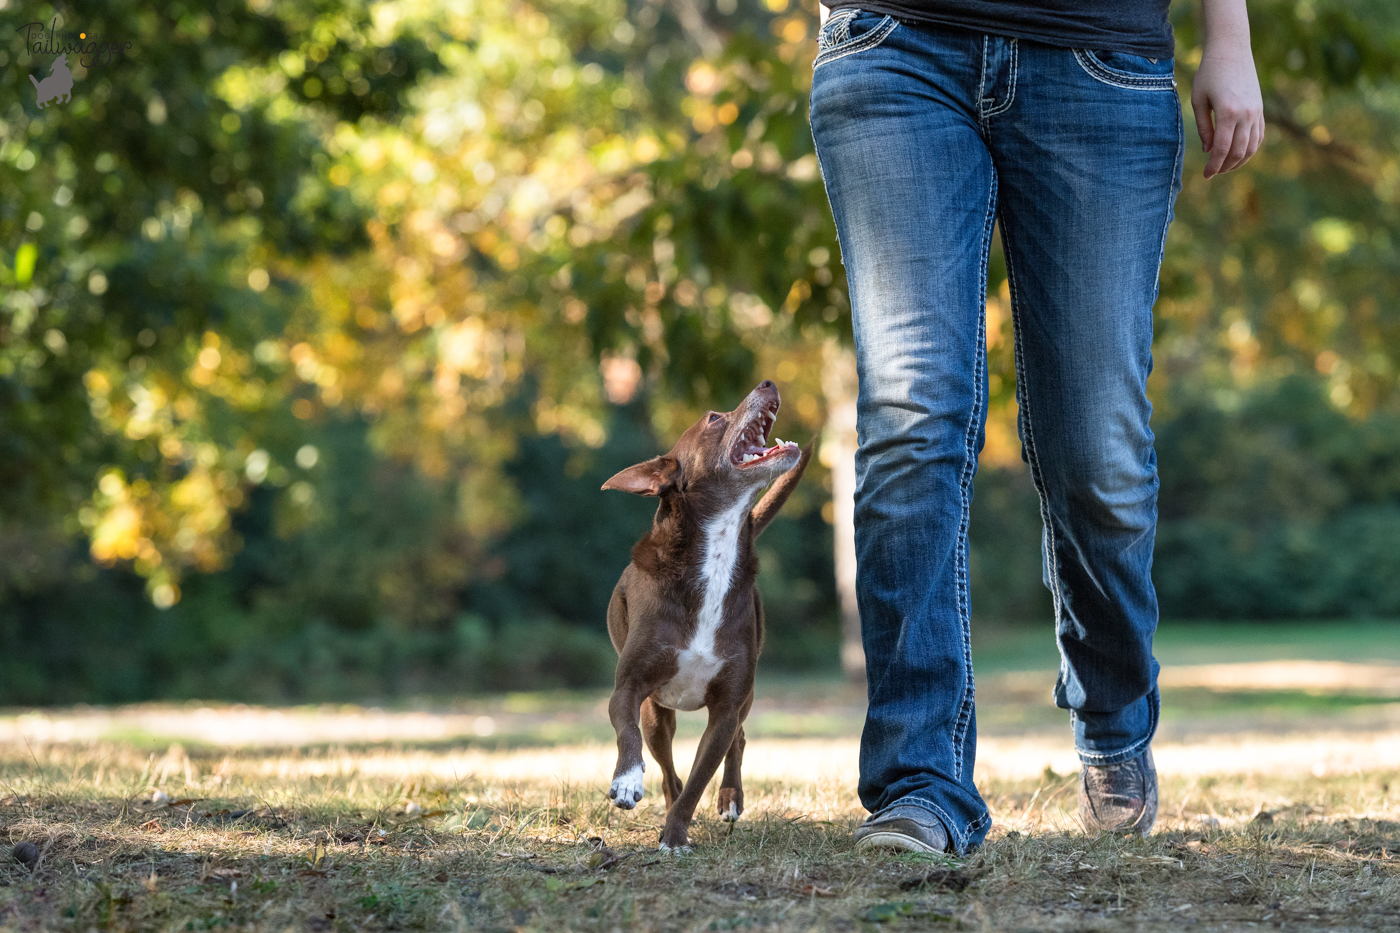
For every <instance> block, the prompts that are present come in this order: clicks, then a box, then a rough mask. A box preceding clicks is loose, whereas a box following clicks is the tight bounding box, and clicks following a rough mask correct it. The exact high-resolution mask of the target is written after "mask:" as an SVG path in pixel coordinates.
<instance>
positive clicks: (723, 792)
mask: <svg viewBox="0 0 1400 933" xmlns="http://www.w3.org/2000/svg"><path fill="white" fill-rule="evenodd" d="M751 706H753V693H752V692H750V693H749V698H748V699H747V700H745V701H744V706H743V708H742V709H741V710H739V723H740V725H739V730H738V731H737V732H735V733H734V741H733V742H732V743H730V745H729V752H728V754H726V755H725V756H724V775H723V776H722V777H721V778H720V779H719V818H720V819H722V820H724V821H725V822H726V823H733V822H734V821H735V820H737V819H739V814H741V813H743V812H744V778H743V775H742V773H741V770H742V768H743V766H744V726H743V722H744V720H745V719H747V718H748V715H749V707H751Z"/></svg>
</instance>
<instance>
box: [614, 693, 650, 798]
mask: <svg viewBox="0 0 1400 933" xmlns="http://www.w3.org/2000/svg"><path fill="white" fill-rule="evenodd" d="M641 706H642V692H641V690H639V689H638V688H637V687H636V686H634V685H633V684H630V683H629V684H618V685H617V688H616V689H615V690H614V691H613V695H612V700H611V701H610V702H609V703H608V718H609V719H611V720H612V726H613V731H614V732H616V733H617V768H616V769H614V770H613V779H612V786H611V787H610V788H608V796H609V797H610V798H612V802H613V804H614V805H616V806H618V807H621V808H622V809H624V810H630V809H632V808H633V807H635V806H636V805H637V803H638V802H639V801H640V800H641V799H642V771H644V770H645V769H646V765H645V764H644V763H643V762H642V730H641V727H640V726H639V725H638V723H637V716H638V714H639V712H640V710H641Z"/></svg>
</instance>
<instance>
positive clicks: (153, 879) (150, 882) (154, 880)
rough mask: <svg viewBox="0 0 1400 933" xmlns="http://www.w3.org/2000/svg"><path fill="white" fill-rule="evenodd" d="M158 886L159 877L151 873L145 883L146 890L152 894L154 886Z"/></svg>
mask: <svg viewBox="0 0 1400 933" xmlns="http://www.w3.org/2000/svg"><path fill="white" fill-rule="evenodd" d="M158 884H160V876H159V875H157V874H156V873H155V872H151V876H150V877H149V878H147V879H146V881H145V885H146V890H147V891H150V892H151V893H152V894H154V893H156V886H157V885H158Z"/></svg>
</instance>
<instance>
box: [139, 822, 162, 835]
mask: <svg viewBox="0 0 1400 933" xmlns="http://www.w3.org/2000/svg"><path fill="white" fill-rule="evenodd" d="M136 828H137V829H139V830H142V831H143V832H148V833H163V832H165V828H164V827H162V826H161V825H160V820H157V819H149V820H147V821H146V822H144V823H142V824H141V825H140V826H138V827H136Z"/></svg>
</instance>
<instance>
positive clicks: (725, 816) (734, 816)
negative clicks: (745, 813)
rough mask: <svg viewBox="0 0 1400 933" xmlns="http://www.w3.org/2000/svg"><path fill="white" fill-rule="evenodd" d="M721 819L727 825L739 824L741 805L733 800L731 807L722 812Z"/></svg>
mask: <svg viewBox="0 0 1400 933" xmlns="http://www.w3.org/2000/svg"><path fill="white" fill-rule="evenodd" d="M719 818H720V819H721V820H723V821H724V822H726V823H734V822H737V821H738V819H739V805H738V804H736V803H734V802H733V801H732V800H731V801H730V802H729V806H727V807H725V808H724V809H723V810H721V811H720V814H719Z"/></svg>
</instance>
